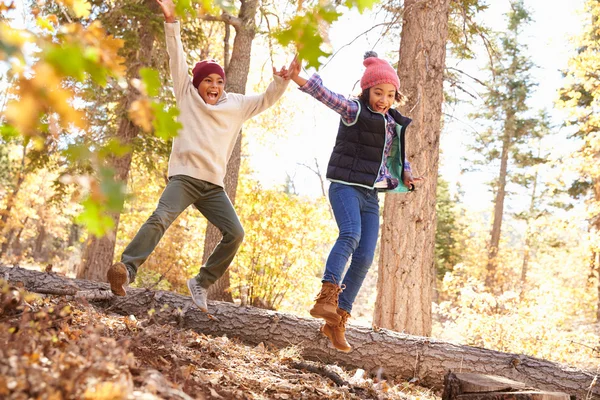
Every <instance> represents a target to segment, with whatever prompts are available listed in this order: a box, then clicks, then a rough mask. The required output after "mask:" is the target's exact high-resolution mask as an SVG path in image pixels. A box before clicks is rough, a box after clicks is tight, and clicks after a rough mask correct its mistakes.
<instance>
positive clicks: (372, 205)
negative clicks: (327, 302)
mask: <svg viewBox="0 0 600 400" xmlns="http://www.w3.org/2000/svg"><path fill="white" fill-rule="evenodd" d="M329 202H330V203H331V208H332V209H333V214H334V216H335V222H336V223H337V225H338V229H339V231H340V235H339V236H338V238H337V240H336V242H335V244H334V245H333V248H332V249H331V252H330V253H329V257H328V258H327V264H325V273H324V274H323V282H332V283H335V284H336V285H339V284H340V282H341V283H342V285H345V286H346V288H345V289H344V291H343V292H342V293H341V294H340V297H339V304H338V306H339V308H342V309H344V310H346V311H348V312H349V313H350V312H351V311H352V304H353V303H354V299H356V295H357V294H358V291H359V290H360V287H361V286H362V283H363V281H364V280H365V276H367V272H368V271H369V268H370V267H371V264H372V263H373V257H374V255H375V246H376V245H377V236H378V234H379V198H378V197H377V190H376V189H366V188H362V187H359V186H351V185H344V184H342V183H337V182H332V183H331V185H330V186H329ZM350 256H352V261H351V262H350V266H349V267H348V271H347V272H346V275H345V276H344V280H343V281H342V280H341V278H342V274H343V273H344V269H345V267H346V264H347V263H348V260H349V259H350Z"/></svg>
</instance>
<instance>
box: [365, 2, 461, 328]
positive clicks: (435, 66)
mask: <svg viewBox="0 0 600 400" xmlns="http://www.w3.org/2000/svg"><path fill="white" fill-rule="evenodd" d="M448 12H449V0H429V1H420V0H407V1H405V2H404V17H403V18H404V19H403V23H402V36H401V43H402V44H401V46H400V61H399V64H398V74H399V76H400V91H401V92H403V93H404V94H405V95H406V96H407V97H408V102H407V103H406V104H405V105H404V106H402V107H401V108H400V111H401V112H402V113H403V114H405V115H407V116H409V117H410V118H412V119H413V122H412V124H411V125H410V127H409V128H408V130H407V136H406V147H407V153H406V154H407V158H408V159H409V160H410V162H411V163H412V165H413V166H414V167H413V173H415V174H416V171H418V172H419V173H420V174H422V175H423V176H424V177H425V180H424V181H423V182H422V183H419V184H418V185H417V190H416V191H415V193H411V194H408V195H398V194H387V195H386V196H385V206H384V210H383V228H382V232H381V257H380V263H379V274H378V279H377V301H376V304H375V315H374V317H373V320H374V324H375V325H378V326H381V327H385V328H389V329H394V330H397V331H403V332H407V333H411V334H415V335H423V336H427V335H430V334H431V299H432V290H433V286H432V282H433V279H434V275H433V270H434V268H435V251H434V250H435V228H436V214H435V204H436V190H437V175H438V161H439V138H440V131H441V121H442V103H443V100H444V98H443V78H444V68H445V60H446V41H447V38H448Z"/></svg>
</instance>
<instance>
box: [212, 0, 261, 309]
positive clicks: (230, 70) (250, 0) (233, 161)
mask: <svg viewBox="0 0 600 400" xmlns="http://www.w3.org/2000/svg"><path fill="white" fill-rule="evenodd" d="M257 9H258V0H243V1H242V6H241V8H240V13H239V15H238V19H236V21H235V22H236V23H234V24H233V27H234V28H235V39H234V41H233V51H232V54H231V58H230V59H229V58H228V56H227V54H226V55H225V57H224V58H225V60H228V62H227V71H226V77H227V83H226V87H225V90H227V91H228V92H232V93H241V94H245V93H246V82H247V81H248V72H249V71H250V55H251V51H252V41H253V40H254V36H255V35H256V23H255V18H256V11H257ZM226 23H228V22H226ZM241 154H242V132H241V131H240V133H239V134H238V137H237V140H236V142H235V146H234V148H233V153H232V154H231V158H230V159H229V163H228V164H227V174H226V175H225V191H226V192H227V195H228V196H229V199H230V200H231V203H233V204H235V195H236V192H237V182H238V176H239V174H240V162H241ZM222 237H223V235H222V234H221V232H219V230H218V229H217V228H216V227H215V226H214V225H212V224H210V223H209V224H208V226H207V228H206V236H205V238H204V254H203V256H202V263H203V264H204V263H205V262H206V260H207V259H208V257H209V256H210V254H211V253H212V252H213V250H214V248H215V247H216V246H217V244H218V243H219V242H220V241H221V238H222ZM229 286H230V283H229V270H227V271H226V272H225V274H224V275H223V276H222V277H221V278H220V279H219V280H218V281H217V282H215V284H214V285H212V286H211V287H210V288H209V289H208V298H209V299H213V300H222V301H232V300H233V298H232V297H231V292H230V291H229Z"/></svg>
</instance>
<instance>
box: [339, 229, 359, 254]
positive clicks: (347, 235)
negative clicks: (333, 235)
mask: <svg viewBox="0 0 600 400" xmlns="http://www.w3.org/2000/svg"><path fill="white" fill-rule="evenodd" d="M339 240H342V241H344V242H346V243H347V244H348V245H349V246H350V247H351V248H352V250H354V249H356V248H357V247H358V243H359V242H360V232H359V231H343V232H340V238H339Z"/></svg>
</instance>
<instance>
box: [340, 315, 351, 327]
mask: <svg viewBox="0 0 600 400" xmlns="http://www.w3.org/2000/svg"><path fill="white" fill-rule="evenodd" d="M340 317H341V319H340V322H339V323H338V328H339V329H341V330H343V331H345V330H346V323H347V322H348V318H350V314H349V313H347V312H344V313H342V314H341V315H340Z"/></svg>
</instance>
